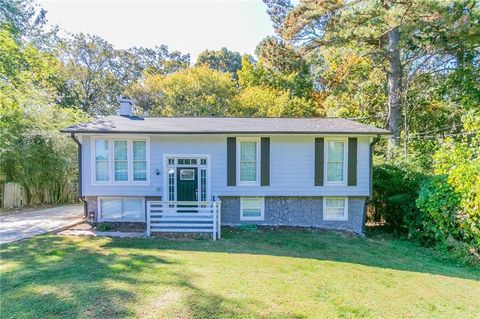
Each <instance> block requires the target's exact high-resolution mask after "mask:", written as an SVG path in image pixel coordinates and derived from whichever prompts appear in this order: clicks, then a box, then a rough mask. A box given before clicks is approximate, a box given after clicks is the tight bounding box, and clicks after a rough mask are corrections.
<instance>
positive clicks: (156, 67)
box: [59, 33, 190, 115]
mask: <svg viewBox="0 0 480 319" xmlns="http://www.w3.org/2000/svg"><path fill="white" fill-rule="evenodd" d="M59 57H60V59H61V60H62V62H63V65H64V68H63V72H62V75H63V78H64V82H63V83H61V87H60V89H59V90H60V91H61V92H62V95H61V99H60V101H59V102H60V104H62V105H63V106H66V107H72V106H73V107H79V108H81V109H82V110H83V111H84V112H87V113H89V114H92V115H106V114H115V112H116V111H117V100H118V98H119V97H121V96H122V95H124V93H125V90H126V89H127V87H128V86H129V85H131V84H132V83H134V82H136V81H137V80H139V79H140V78H142V77H143V76H144V74H161V75H166V74H170V73H173V72H177V71H179V70H182V69H185V68H186V67H188V64H189V60H190V56H189V55H188V54H187V55H182V54H181V53H180V52H178V51H174V52H171V53H169V52H168V48H167V46H157V47H155V48H153V49H147V48H142V47H134V48H131V49H129V50H116V49H114V47H113V46H112V45H111V44H110V43H108V42H107V41H105V40H104V39H102V38H100V37H98V36H95V35H94V36H92V35H88V34H82V33H80V34H76V35H72V36H71V37H70V38H68V39H65V40H64V41H63V42H62V44H61V46H60V49H59Z"/></svg>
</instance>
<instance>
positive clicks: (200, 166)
mask: <svg viewBox="0 0 480 319" xmlns="http://www.w3.org/2000/svg"><path fill="white" fill-rule="evenodd" d="M169 158H175V163H174V164H173V165H169V164H168V159H169ZM178 158H196V159H197V164H180V165H178V164H177V159H178ZM202 158H204V159H206V160H207V164H206V165H204V164H200V160H201V159H202ZM211 164H212V160H211V157H210V154H163V173H162V175H163V176H162V179H163V197H162V198H164V200H165V201H169V188H168V169H169V168H172V169H174V171H175V172H174V179H173V180H174V187H173V192H174V198H175V199H174V201H177V168H182V167H187V168H188V167H196V168H197V174H198V175H197V179H198V190H199V191H200V190H201V187H202V184H201V183H202V181H201V178H200V170H201V169H205V170H206V171H207V175H206V178H207V181H206V182H207V185H206V186H207V187H206V188H207V189H206V192H207V194H206V196H205V197H206V199H207V201H209V198H212V195H211V194H212V193H211V178H210V177H211V176H210V172H211V169H210V167H211ZM198 198H199V200H198V201H200V198H201V196H200V193H199V196H198Z"/></svg>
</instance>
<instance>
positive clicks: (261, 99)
mask: <svg viewBox="0 0 480 319" xmlns="http://www.w3.org/2000/svg"><path fill="white" fill-rule="evenodd" d="M237 101H238V104H236V109H235V110H234V111H233V115H236V116H242V117H312V116H314V115H315V105H314V103H313V102H312V100H310V99H305V98H300V97H296V96H292V95H290V94H289V93H288V92H287V91H282V90H278V89H274V88H271V87H261V86H251V87H247V88H245V89H243V90H242V92H241V93H240V94H239V95H238V96H237Z"/></svg>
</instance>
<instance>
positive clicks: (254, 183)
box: [236, 137, 261, 186]
mask: <svg viewBox="0 0 480 319" xmlns="http://www.w3.org/2000/svg"><path fill="white" fill-rule="evenodd" d="M241 142H255V143H257V144H256V145H257V170H256V171H257V172H256V173H257V176H256V179H255V181H251V182H245V181H243V182H242V181H241V180H240V143H241ZM236 144H237V150H236V156H237V158H236V175H237V185H238V186H260V159H261V156H260V137H237V143H236Z"/></svg>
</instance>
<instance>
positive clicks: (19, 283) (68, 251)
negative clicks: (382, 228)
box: [0, 230, 480, 318]
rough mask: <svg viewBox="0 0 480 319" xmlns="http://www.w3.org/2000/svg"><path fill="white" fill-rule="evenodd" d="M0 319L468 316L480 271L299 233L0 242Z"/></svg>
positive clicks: (394, 248) (411, 251) (473, 311)
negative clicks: (178, 239)
mask: <svg viewBox="0 0 480 319" xmlns="http://www.w3.org/2000/svg"><path fill="white" fill-rule="evenodd" d="M0 253H1V263H0V271H1V278H0V284H1V286H0V289H1V291H0V293H1V295H0V297H1V305H0V306H1V307H0V314H1V317H2V318H132V317H133V318H478V317H479V315H480V298H479V296H480V269H477V268H471V267H468V266H464V265H459V264H456V263H455V262H453V261H451V260H446V259H443V258H442V257H441V256H439V255H437V253H436V252H434V251H432V250H429V249H424V248H420V247H418V246H416V245H414V244H412V243H410V242H407V241H403V240H399V239H397V240H396V239H393V238H387V237H382V236H373V237H367V238H359V237H355V236H351V235H346V234H342V233H336V232H321V233H319V232H313V231H309V230H272V231H263V230H258V231H254V232H252V231H246V230H227V231H224V239H223V240H221V241H218V242H211V241H208V240H184V241H174V240H167V239H159V238H151V239H128V238H90V237H61V236H53V235H51V236H40V237H35V238H32V239H29V240H26V241H23V242H20V243H15V244H10V245H7V246H2V247H0Z"/></svg>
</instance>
